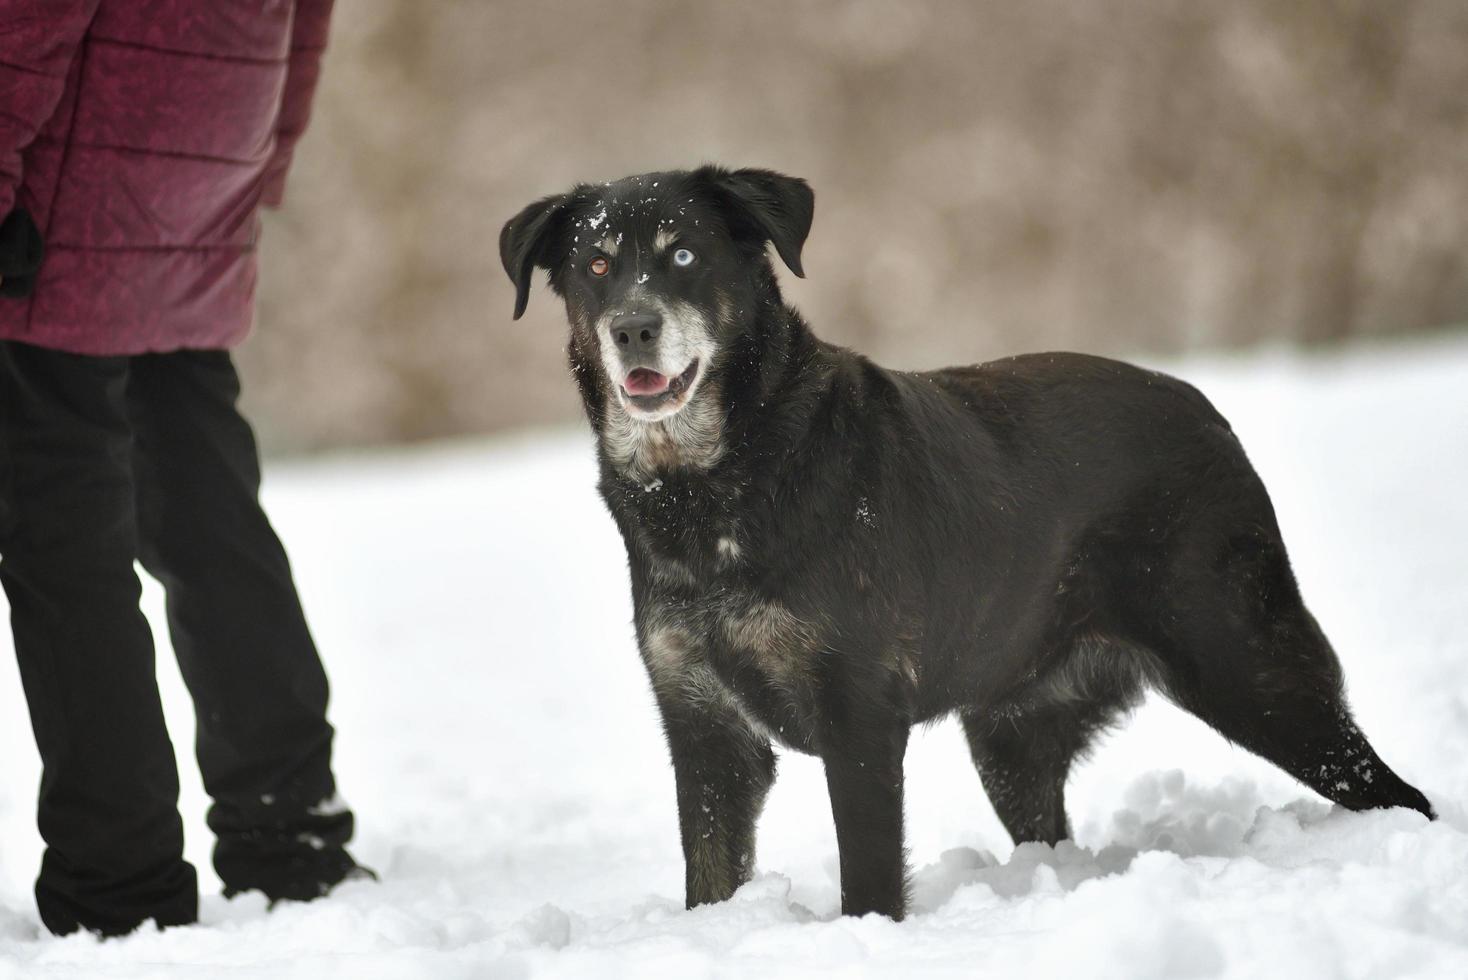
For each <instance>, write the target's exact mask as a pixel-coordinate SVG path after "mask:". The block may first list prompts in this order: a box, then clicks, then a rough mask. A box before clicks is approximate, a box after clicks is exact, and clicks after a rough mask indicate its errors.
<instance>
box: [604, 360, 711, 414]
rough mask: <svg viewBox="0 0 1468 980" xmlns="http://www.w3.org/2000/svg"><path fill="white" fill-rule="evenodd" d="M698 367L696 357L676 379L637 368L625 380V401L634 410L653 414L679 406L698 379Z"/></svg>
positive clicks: (623, 392)
mask: <svg viewBox="0 0 1468 980" xmlns="http://www.w3.org/2000/svg"><path fill="white" fill-rule="evenodd" d="M698 363H699V362H698V358H696V357H695V358H694V359H693V360H692V362H690V363H689V365H688V367H686V368H684V369H683V371H682V373H681V374H678V375H675V376H672V377H670V376H668V375H666V374H659V373H658V372H656V371H652V370H649V369H648V368H634V369H632V370H631V371H628V372H627V377H625V378H623V379H622V398H623V400H625V401H626V402H627V404H628V405H629V406H631V407H632V408H635V409H637V410H638V411H641V412H645V413H649V414H651V413H654V412H659V411H661V410H662V409H666V408H671V407H673V406H675V405H678V403H679V402H680V401H681V400H682V399H683V397H684V396H685V395H687V394H688V392H689V390H690V389H691V388H692V387H693V382H694V380H695V379H696V378H697V377H698Z"/></svg>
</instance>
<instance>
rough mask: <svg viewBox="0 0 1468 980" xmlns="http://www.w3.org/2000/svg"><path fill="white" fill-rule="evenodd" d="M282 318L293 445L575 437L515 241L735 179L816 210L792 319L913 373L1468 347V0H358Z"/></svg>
mask: <svg viewBox="0 0 1468 980" xmlns="http://www.w3.org/2000/svg"><path fill="white" fill-rule="evenodd" d="M333 31H334V33H333V39H332V43H331V46H330V48H329V49H328V51H327V55H326V60H325V71H324V76H323V79H322V84H321V88H320V91H319V94H318V99H317V103H316V110H315V117H314V120H313V123H312V127H311V130H310V132H309V133H308V134H307V136H306V138H305V140H304V142H303V143H302V145H301V147H300V149H299V151H298V154H297V161H296V166H295V169H294V172H293V174H292V179H291V185H290V188H289V191H288V195H287V204H286V208H285V210H284V211H282V212H279V213H278V214H274V215H270V216H268V218H267V224H266V230H265V240H264V245H263V271H262V291H261V296H260V322H259V326H258V329H257V330H256V332H255V335H254V336H253V337H252V339H251V340H250V341H248V343H247V344H246V345H245V347H244V348H243V349H242V350H241V352H240V361H241V366H242V370H243V371H244V373H245V375H246V378H245V381H246V391H247V407H248V409H249V410H250V411H251V412H252V413H253V417H254V419H255V420H256V422H257V424H258V426H259V428H260V431H261V436H262V441H263V443H264V445H265V447H266V449H267V451H269V452H273V453H296V452H303V451H308V450H314V449H319V448H325V447H335V446H359V445H372V444H381V443H398V442H410V441H416V440H422V439H428V438H437V437H443V436H450V435H458V434H467V433H482V432H491V431H500V430H505V429H510V428H515V427H522V426H534V425H547V424H556V423H563V422H567V421H570V420H573V419H575V418H576V417H577V416H578V415H579V412H580V408H579V402H578V401H577V399H576V396H575V393H574V391H573V388H572V385H571V383H570V380H569V377H568V376H567V373H566V369H565V362H564V344H565V335H566V326H565V320H564V316H563V313H562V310H561V308H560V306H559V304H558V303H557V302H556V301H555V298H554V296H553V295H552V294H551V293H550V292H549V290H547V289H545V288H544V287H543V278H542V277H541V274H537V280H536V287H535V292H534V293H533V295H532V298H531V303H530V309H529V312H528V313H527V314H526V316H525V318H524V319H523V320H521V321H519V322H518V323H516V322H512V321H511V320H510V312H511V307H512V290H511V288H510V283H509V281H508V279H506V278H505V275H504V273H503V271H502V270H501V268H500V265H499V259H498V254H497V236H498V233H499V229H500V226H501V224H502V223H503V222H504V221H505V220H506V219H507V218H508V217H510V216H511V215H512V214H514V213H515V212H516V211H517V210H518V209H519V208H520V207H522V206H523V205H524V204H526V203H528V202H529V201H530V200H531V199H533V198H535V197H538V196H541V195H544V194H547V193H551V192H555V191H559V190H562V189H565V188H566V187H568V186H569V185H570V184H572V183H573V182H575V181H578V180H604V179H610V178H614V177H618V176H623V175H625V174H628V173H633V172H640V171H645V170H653V169H667V168H672V167H681V166H691V165H696V164H699V163H701V162H706V161H715V162H720V163H725V164H728V165H730V166H744V165H758V166H765V167H773V168H775V169H779V170H784V171H787V172H789V173H793V174H797V175H799V176H802V177H805V178H807V179H808V180H809V181H810V182H811V184H812V185H813V186H814V188H815V190H816V202H817V203H816V219H815V226H814V229H813V231H812V234H811V238H810V241H809V242H808V244H807V249H806V255H805V268H806V274H807V276H808V277H809V278H808V279H806V280H804V281H801V280H796V279H795V278H794V277H793V276H789V275H786V276H785V277H784V279H785V282H786V284H787V290H786V295H787V298H788V299H790V300H792V301H793V302H795V303H796V304H797V305H799V306H800V307H801V309H802V311H803V312H804V313H805V315H806V316H807V318H808V319H809V320H810V321H811V323H812V324H813V326H814V327H815V329H816V331H817V332H818V333H819V334H821V335H822V336H824V337H826V338H827V339H830V340H834V341H836V342H839V343H843V344H848V345H852V346H855V347H858V348H859V349H861V350H863V351H864V352H867V353H869V354H871V355H872V356H873V357H875V358H876V359H877V360H879V361H880V362H882V363H885V364H888V365H889V366H893V367H932V366H938V365H941V364H945V363H960V362H969V361H977V360H983V359H987V358H990V357H994V356H999V355H1002V354H1006V353H1014V352H1019V351H1025V350H1037V349H1046V348H1071V349H1077V350H1085V351H1091V352H1095V353H1105V354H1112V355H1120V356H1150V355H1161V354H1172V353H1176V352H1180V351H1185V350H1192V349H1197V348H1206V349H1214V350H1217V349H1226V348H1239V347H1244V346H1249V345H1260V344H1269V345H1312V344H1323V343H1329V344H1340V343H1343V342H1349V341H1351V340H1353V339H1355V338H1364V337H1381V336H1384V335H1395V334H1404V333H1416V332H1421V331H1425V330H1430V329H1442V328H1444V327H1445V326H1447V325H1451V324H1455V323H1456V324H1462V323H1464V322H1468V55H1465V52H1468V3H1464V2H1462V0H1398V2H1393V3H1383V2H1379V0H1378V2H1371V0H1290V2H1280V0H1236V2H1232V3H1226V4H1209V3H1199V2H1197V0H1126V2H1120V0H1116V2H1096V3H1084V2H1076V0H1028V2H1024V3H1018V2H1007V3H1006V2H998V0H895V2H882V0H853V2H831V0H791V2H777V0H747V2H741V3H709V2H693V0H619V2H616V3H601V4H593V3H571V2H564V0H537V2H534V3H524V4H511V3H493V2H489V0H342V2H339V3H338V4H337V11H336V17H335V21H334V25H333Z"/></svg>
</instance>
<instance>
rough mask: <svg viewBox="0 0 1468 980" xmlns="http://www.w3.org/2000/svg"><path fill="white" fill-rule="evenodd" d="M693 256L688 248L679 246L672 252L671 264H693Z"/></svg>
mask: <svg viewBox="0 0 1468 980" xmlns="http://www.w3.org/2000/svg"><path fill="white" fill-rule="evenodd" d="M694 258H695V256H694V254H693V252H691V251H690V250H688V249H686V248H680V249H678V251H676V252H674V253H673V264H674V265H681V266H690V265H692V264H693V260H694Z"/></svg>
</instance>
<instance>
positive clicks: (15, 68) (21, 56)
mask: <svg viewBox="0 0 1468 980" xmlns="http://www.w3.org/2000/svg"><path fill="white" fill-rule="evenodd" d="M97 3H98V0H5V2H4V3H3V4H0V219H3V218H4V217H5V216H6V215H8V214H10V212H11V209H13V208H14V207H15V196H16V193H17V191H19V189H20V181H21V176H22V175H21V166H20V161H21V154H22V153H24V152H25V149H26V147H28V146H30V145H31V142H32V141H33V140H35V138H36V134H37V133H39V132H40V131H41V127H43V126H45V125H46V122H47V120H49V119H50V118H51V115H52V113H54V112H55V111H56V104H57V103H58V102H60V101H61V93H62V91H63V90H64V89H65V87H66V76H67V73H68V72H69V71H70V70H71V61H72V58H73V57H75V55H76V50H77V46H78V45H79V44H80V43H81V39H82V35H84V34H85V33H86V31H87V26H88V25H89V24H91V22H92V18H93V17H95V16H96V13H97Z"/></svg>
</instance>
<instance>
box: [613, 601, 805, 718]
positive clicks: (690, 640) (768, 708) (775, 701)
mask: <svg viewBox="0 0 1468 980" xmlns="http://www.w3.org/2000/svg"><path fill="white" fill-rule="evenodd" d="M639 634H640V639H641V646H642V655H643V659H644V660H645V661H646V663H647V669H648V673H649V674H650V676H651V677H652V681H653V684H654V686H655V687H657V688H658V691H659V693H660V694H661V695H662V696H664V697H672V698H678V699H686V700H692V701H696V702H700V703H703V704H705V705H707V706H709V707H715V708H723V709H725V710H730V711H734V712H737V713H738V715H739V716H740V717H741V718H742V719H743V720H744V721H745V722H746V723H747V724H749V725H750V726H751V727H753V728H754V729H755V730H757V731H760V732H763V733H765V734H767V735H770V736H771V737H774V738H777V739H779V740H781V741H788V740H789V736H790V735H791V733H790V732H789V731H788V730H787V729H788V727H789V725H790V724H791V721H790V715H791V713H792V712H794V714H796V715H799V716H807V715H809V714H810V713H811V712H812V710H813V702H814V694H815V686H816V667H817V663H818V658H819V657H820V655H821V650H822V649H823V648H824V647H825V642H824V636H823V630H822V629H820V628H819V626H818V625H817V624H815V623H812V622H809V621H807V620H806V619H803V618H801V617H799V616H797V615H796V614H795V613H794V612H792V611H791V610H790V609H789V608H788V607H787V606H785V605H784V604H782V603H780V602H777V601H774V600H770V599H764V598H760V597H757V596H755V595H753V594H752V593H749V592H745V591H741V590H735V589H727V588H726V589H714V590H711V591H709V592H706V593H701V594H698V595H696V596H692V595H689V594H686V593H685V594H684V595H683V596H682V597H677V598H675V597H673V596H662V597H654V598H653V599H652V601H651V603H650V605H649V607H648V611H647V613H646V614H645V615H644V616H643V618H642V622H641V629H640V631H639ZM736 677H739V678H743V679H744V683H745V684H746V689H745V690H741V689H740V686H739V685H740V682H739V681H736V680H735V679H734V678H736ZM751 682H753V683H754V684H755V685H756V686H757V687H758V689H759V690H758V691H757V692H756V691H752V690H750V689H748V685H749V684H750V683H751ZM773 708H778V710H772V709H773ZM797 724H798V727H800V728H806V727H807V726H806V724H805V723H804V722H803V721H800V722H798V723H797Z"/></svg>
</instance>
